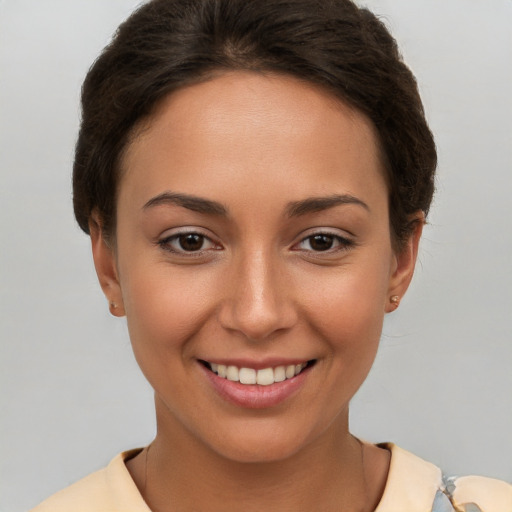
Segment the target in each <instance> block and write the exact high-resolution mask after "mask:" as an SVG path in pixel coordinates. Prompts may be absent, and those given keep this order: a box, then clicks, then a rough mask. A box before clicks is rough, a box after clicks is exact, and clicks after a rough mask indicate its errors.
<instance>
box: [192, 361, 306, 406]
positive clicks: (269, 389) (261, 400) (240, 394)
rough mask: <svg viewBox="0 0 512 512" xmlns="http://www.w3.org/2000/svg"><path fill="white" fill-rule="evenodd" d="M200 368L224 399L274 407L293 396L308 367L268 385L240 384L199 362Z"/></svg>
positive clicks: (241, 404) (246, 404)
mask: <svg viewBox="0 0 512 512" xmlns="http://www.w3.org/2000/svg"><path fill="white" fill-rule="evenodd" d="M199 365H200V367H201V369H202V370H203V372H204V373H205V375H206V377H207V378H208V380H209V381H210V383H211V384H212V386H213V388H214V389H215V391H217V393H218V394H219V395H220V396H221V397H222V398H223V399H224V400H226V401H228V402H230V403H232V404H234V405H237V406H238V407H245V408H248V409H266V408H268V407H275V406H277V405H279V404H281V403H283V402H284V401H285V400H287V399H288V398H290V397H291V396H293V395H294V394H295V393H297V391H299V389H300V388H301V386H302V385H303V384H304V381H305V380H306V378H307V375H308V373H309V370H310V369H311V368H310V367H307V368H305V369H304V370H302V371H301V372H300V373H299V374H298V375H296V376H295V377H292V378H291V379H286V380H284V381H283V382H276V383H274V384H270V385H269V386H260V385H257V384H240V382H234V381H231V380H228V379H225V378H223V377H219V376H218V375H217V374H216V373H213V372H212V371H211V370H209V369H207V368H205V367H204V366H203V365H202V364H201V363H199Z"/></svg>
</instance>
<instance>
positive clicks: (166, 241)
mask: <svg viewBox="0 0 512 512" xmlns="http://www.w3.org/2000/svg"><path fill="white" fill-rule="evenodd" d="M205 231H207V230H205V229H203V228H200V227H198V226H182V227H179V228H175V229H168V230H166V231H164V233H163V234H162V235H161V236H159V237H158V240H157V241H156V244H157V245H158V246H160V247H161V248H162V249H163V250H165V251H167V252H170V253H174V254H177V255H183V256H186V257H194V256H195V257H197V256H201V255H204V253H205V252H208V251H211V250H220V249H222V245H221V244H220V243H219V242H217V241H216V240H215V239H214V237H213V236H212V235H211V234H209V233H208V234H207V233H205ZM183 235H199V236H201V237H203V238H204V239H205V240H208V241H209V242H210V243H211V244H212V246H213V247H210V248H207V249H199V250H197V251H185V250H179V249H174V248H172V247H170V242H171V241H173V240H177V239H178V238H179V237H180V236H183Z"/></svg>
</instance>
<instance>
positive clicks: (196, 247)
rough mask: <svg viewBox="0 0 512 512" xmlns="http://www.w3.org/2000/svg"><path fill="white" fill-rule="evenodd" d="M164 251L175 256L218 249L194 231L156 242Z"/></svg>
mask: <svg viewBox="0 0 512 512" xmlns="http://www.w3.org/2000/svg"><path fill="white" fill-rule="evenodd" d="M158 245H160V247H162V248H163V249H165V250H166V251H169V252H173V253H177V254H187V253H189V254H191V255H192V254H193V253H198V254H200V253H202V252H204V251H208V250H212V249H220V247H219V246H218V245H216V244H215V243H214V242H213V241H212V240H210V238H208V237H207V236H206V235H202V234H201V233H196V232H194V231H189V232H183V233H177V234H175V235H172V236H168V237H167V238H164V239H162V240H160V241H159V242H158Z"/></svg>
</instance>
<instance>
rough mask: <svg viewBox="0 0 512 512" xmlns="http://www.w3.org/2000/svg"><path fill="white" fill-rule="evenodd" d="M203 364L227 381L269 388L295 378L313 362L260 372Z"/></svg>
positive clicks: (229, 366) (205, 362) (277, 367)
mask: <svg viewBox="0 0 512 512" xmlns="http://www.w3.org/2000/svg"><path fill="white" fill-rule="evenodd" d="M203 363H204V365H205V366H206V367H207V368H208V369H209V370H211V371H212V372H213V373H215V374H216V375H218V376H219V377H221V378H224V379H227V380H229V381H232V382H239V383H240V384H246V385H254V384H258V385H260V386H270V385H272V384H275V383H276V382H283V381H285V380H288V379H292V378H293V377H296V376H297V375H299V374H300V373H301V372H302V370H304V369H305V368H306V367H308V366H311V365H312V364H313V363H314V360H312V361H305V362H303V363H299V364H290V365H286V366H284V365H283V366H276V367H275V368H272V367H269V368H263V369H261V370H256V369H254V368H245V367H241V368H239V367H237V366H234V365H224V364H217V363H210V362H208V361H203Z"/></svg>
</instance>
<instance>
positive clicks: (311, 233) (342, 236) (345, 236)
mask: <svg viewBox="0 0 512 512" xmlns="http://www.w3.org/2000/svg"><path fill="white" fill-rule="evenodd" d="M340 231H341V230H338V229H335V228H311V229H309V230H306V231H305V232H302V233H301V234H300V238H299V240H298V241H297V242H295V243H294V244H293V246H292V250H297V251H300V250H302V251H305V252H311V253H314V254H315V256H321V255H322V254H325V255H328V254H332V253H336V252H341V251H346V250H348V249H350V248H352V247H354V246H355V245H356V241H355V240H354V239H353V235H352V234H351V233H350V234H349V233H348V232H347V231H341V232H340ZM318 235H324V236H330V237H332V238H334V239H336V240H337V241H338V245H337V246H336V247H334V248H331V249H327V250H325V251H314V250H312V249H295V248H296V247H298V246H299V245H300V244H302V243H303V242H305V241H307V240H308V239H311V238H313V237H315V236H318Z"/></svg>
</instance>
